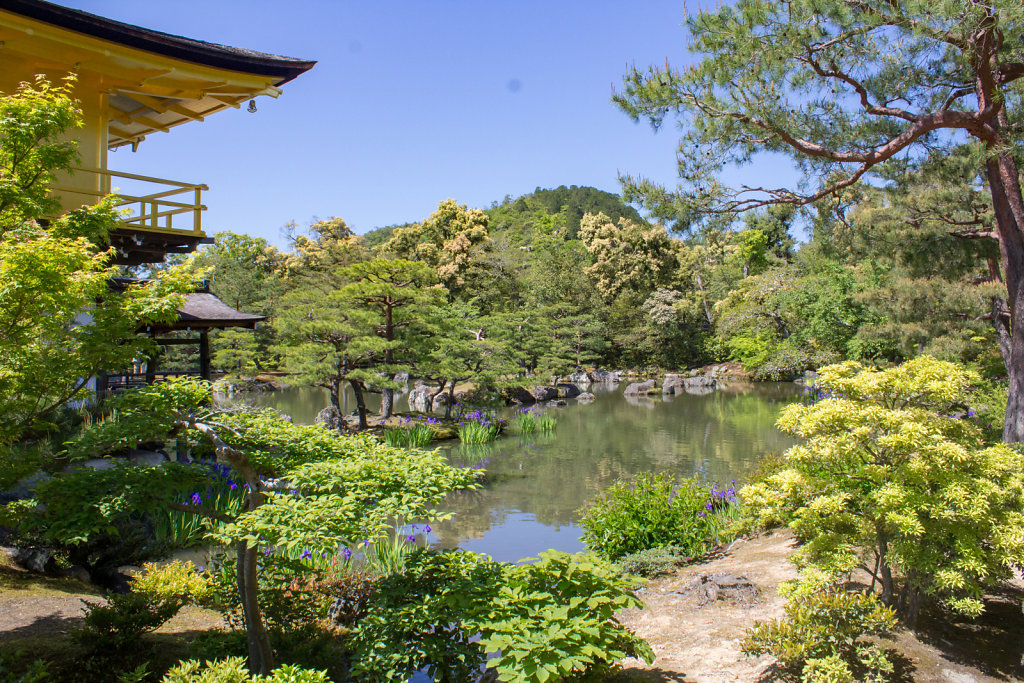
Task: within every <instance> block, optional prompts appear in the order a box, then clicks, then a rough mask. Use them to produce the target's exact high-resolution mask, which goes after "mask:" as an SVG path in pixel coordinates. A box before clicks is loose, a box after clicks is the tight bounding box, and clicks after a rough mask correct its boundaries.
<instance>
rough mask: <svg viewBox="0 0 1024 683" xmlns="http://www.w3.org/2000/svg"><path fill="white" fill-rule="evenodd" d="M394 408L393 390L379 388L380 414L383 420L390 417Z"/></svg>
mask: <svg viewBox="0 0 1024 683" xmlns="http://www.w3.org/2000/svg"><path fill="white" fill-rule="evenodd" d="M394 409H395V390H394V389H388V388H385V389H381V391H380V416H381V417H382V418H384V419H385V420H386V419H387V418H389V417H391V413H393V412H394Z"/></svg>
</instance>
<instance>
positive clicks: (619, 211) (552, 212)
mask: <svg viewBox="0 0 1024 683" xmlns="http://www.w3.org/2000/svg"><path fill="white" fill-rule="evenodd" d="M598 213H603V214H605V215H606V216H608V217H609V218H610V219H611V220H613V221H618V220H619V219H623V218H624V219H626V220H630V221H637V222H640V221H643V218H642V217H641V216H640V214H639V213H638V212H637V210H636V209H635V208H633V207H632V206H630V205H628V204H626V203H624V202H623V201H622V198H621V197H619V196H618V195H616V194H612V193H611V192H604V191H603V190H598V189H596V188H593V187H577V186H576V185H572V186H570V187H566V186H565V185H562V186H559V187H557V188H554V189H541V188H539V187H538V188H537V189H536V190H534V191H533V192H531V193H530V194H527V195H523V196H522V197H517V198H515V199H513V198H512V197H506V198H505V201H503V202H502V203H501V204H500V205H498V206H492V207H491V208H490V209H488V210H487V214H488V215H489V216H490V217H491V231H492V232H493V233H499V234H500V233H507V235H508V237H509V238H510V241H511V242H512V243H513V244H515V245H516V246H519V245H522V244H528V243H529V242H530V239H531V237H532V236H533V235H534V231H535V229H536V226H537V224H538V223H539V222H541V221H542V220H543V218H544V217H546V216H555V217H556V218H557V221H558V229H560V231H564V235H565V238H566V239H575V238H576V237H577V235H578V234H579V230H580V224H581V223H582V220H583V217H584V216H585V215H586V214H598Z"/></svg>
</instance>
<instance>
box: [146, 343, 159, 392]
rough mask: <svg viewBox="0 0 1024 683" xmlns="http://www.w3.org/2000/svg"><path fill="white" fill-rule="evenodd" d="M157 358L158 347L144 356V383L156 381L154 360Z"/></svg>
mask: <svg viewBox="0 0 1024 683" xmlns="http://www.w3.org/2000/svg"><path fill="white" fill-rule="evenodd" d="M158 358H160V348H159V347H157V349H156V350H155V351H154V352H153V353H151V354H149V357H148V358H146V384H153V383H154V382H156V361H157V359H158Z"/></svg>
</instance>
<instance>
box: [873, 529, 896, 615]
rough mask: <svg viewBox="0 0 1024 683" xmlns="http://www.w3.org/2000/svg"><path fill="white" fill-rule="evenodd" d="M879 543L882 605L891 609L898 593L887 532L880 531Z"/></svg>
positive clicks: (878, 535) (877, 533)
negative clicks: (890, 561)
mask: <svg viewBox="0 0 1024 683" xmlns="http://www.w3.org/2000/svg"><path fill="white" fill-rule="evenodd" d="M875 534H876V539H877V540H876V542H877V543H878V573H879V574H880V575H881V576H880V578H881V581H882V595H881V600H882V604H884V605H889V606H890V607H891V606H892V605H893V603H894V602H895V600H896V591H895V589H894V587H893V581H892V568H891V567H890V566H889V539H888V537H887V536H886V534H885V532H884V531H882V530H881V529H878V530H877V531H876V532H875Z"/></svg>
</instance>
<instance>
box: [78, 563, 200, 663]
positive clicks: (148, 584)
mask: <svg viewBox="0 0 1024 683" xmlns="http://www.w3.org/2000/svg"><path fill="white" fill-rule="evenodd" d="M144 572H145V573H144V574H143V575H142V576H141V577H135V579H134V581H133V583H132V586H131V588H132V590H131V591H130V592H128V593H111V594H110V595H109V596H107V601H106V604H105V605H103V604H100V603H95V602H89V601H83V602H84V603H85V612H86V614H85V618H84V619H83V620H82V626H81V627H80V628H77V629H75V630H74V631H72V634H71V637H72V639H73V640H74V641H75V642H76V643H77V644H79V645H81V646H82V647H83V648H85V657H84V658H83V661H82V663H81V664H80V667H79V668H80V669H81V671H82V672H84V673H85V674H86V675H87V676H89V677H91V678H93V679H95V680H109V678H110V675H111V673H112V672H115V671H120V672H123V673H122V675H121V678H120V679H119V680H125V681H128V680H144V679H145V678H146V668H147V661H148V660H149V659H150V658H151V657H153V656H154V654H155V650H154V648H153V646H152V645H151V644H149V643H146V642H145V641H144V639H143V636H144V635H145V634H146V633H149V632H151V631H154V630H155V629H157V628H159V627H160V626H162V625H163V624H165V623H166V622H167V621H168V620H169V619H171V618H172V617H174V615H176V614H177V613H178V612H179V611H180V610H181V608H182V607H184V606H185V605H186V604H190V603H197V602H202V601H205V600H207V599H209V598H210V596H211V594H212V586H211V583H210V581H209V579H208V578H206V577H205V576H204V575H202V574H199V573H197V572H196V571H195V567H193V566H192V565H191V564H187V563H183V562H171V563H169V564H167V565H164V566H157V565H152V564H147V565H145V566H144ZM133 667H134V669H133Z"/></svg>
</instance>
